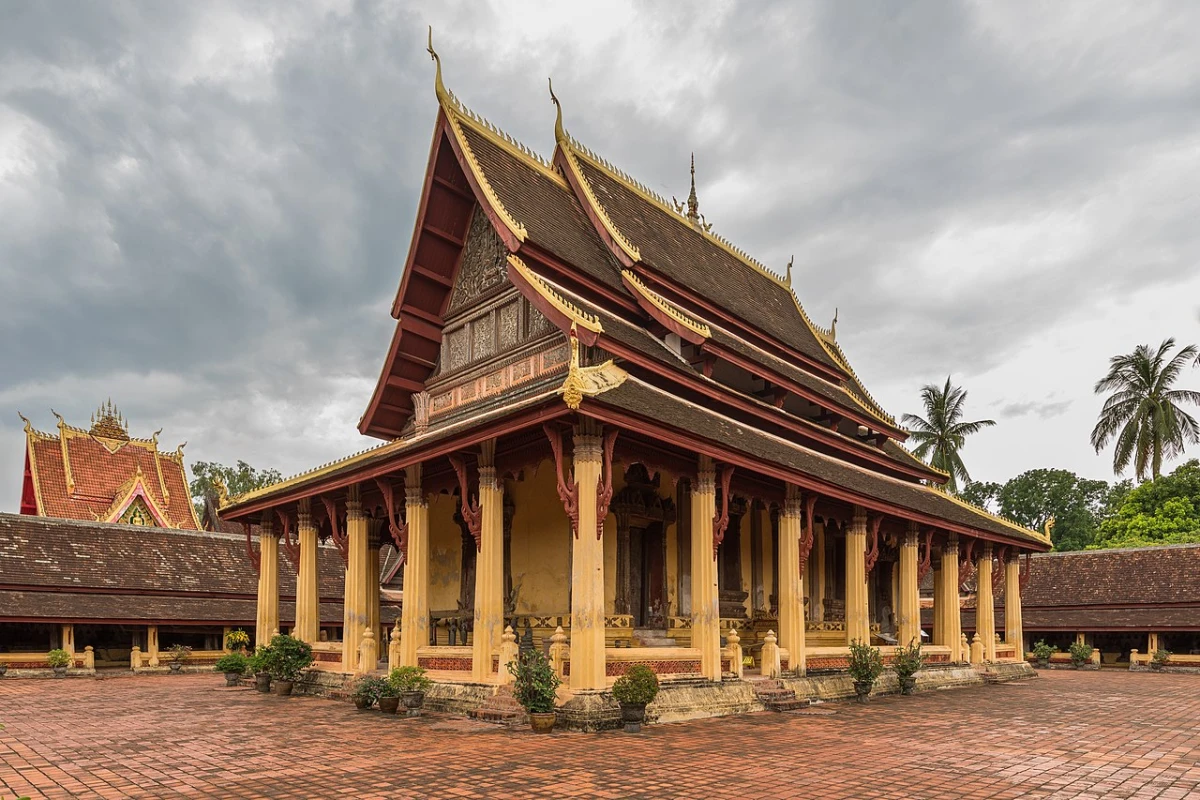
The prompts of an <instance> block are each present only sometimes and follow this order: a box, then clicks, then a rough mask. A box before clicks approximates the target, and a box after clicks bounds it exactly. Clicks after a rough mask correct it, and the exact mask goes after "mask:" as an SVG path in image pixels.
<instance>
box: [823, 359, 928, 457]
mask: <svg viewBox="0 0 1200 800" xmlns="http://www.w3.org/2000/svg"><path fill="white" fill-rule="evenodd" d="M821 343H822V345H823V346H824V347H825V349H826V350H827V351H828V352H829V354H830V355H831V356H833V359H834V361H836V362H837V363H838V364H839V365H841V367H842V368H843V369H844V370H846V372H847V373H849V375H850V378H851V379H852V380H851V382H850V384H849V385H848V386H847V387H846V389H847V392H846V393H847V394H849V395H850V397H852V398H853V399H854V401H855V402H856V403H858V404H859V405H860V406H862V408H863V410H864V411H866V412H867V413H869V414H871V415H872V416H874V417H876V418H877V419H879V420H881V421H883V422H886V423H887V424H888V425H891V426H892V427H893V428H898V427H899V425H898V424H897V423H896V418H895V417H893V416H892V415H891V414H889V413H887V412H886V411H884V410H883V406H881V405H879V401H877V400H876V399H875V398H874V397H872V396H871V393H870V392H868V391H867V387H866V386H864V385H863V382H862V380H861V379H860V378H859V377H858V373H856V372H855V371H854V367H852V366H850V360H849V359H847V358H846V354H845V352H843V350H842V346H841V345H840V344H838V343H837V342H836V341H833V340H825V339H822V340H821ZM860 392H861V394H862V395H863V396H860ZM926 466H928V464H927V465H926Z"/></svg>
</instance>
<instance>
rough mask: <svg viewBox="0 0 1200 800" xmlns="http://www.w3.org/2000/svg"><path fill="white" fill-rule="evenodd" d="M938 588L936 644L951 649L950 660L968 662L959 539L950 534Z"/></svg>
mask: <svg viewBox="0 0 1200 800" xmlns="http://www.w3.org/2000/svg"><path fill="white" fill-rule="evenodd" d="M940 573H941V577H940V583H939V584H938V586H939V587H940V589H941V591H940V592H938V594H937V595H936V596H935V597H934V599H933V613H934V615H935V616H936V617H937V619H938V625H937V633H938V636H939V637H940V638H938V639H935V640H934V644H941V645H945V646H946V647H949V648H950V660H951V661H954V662H956V663H957V662H960V661H966V660H967V658H968V654H967V653H964V652H963V650H962V615H961V611H960V609H959V607H958V584H959V579H958V537H957V536H956V535H954V534H950V537H949V538H948V539H947V540H946V543H945V544H944V545H943V546H942V568H941V570H940Z"/></svg>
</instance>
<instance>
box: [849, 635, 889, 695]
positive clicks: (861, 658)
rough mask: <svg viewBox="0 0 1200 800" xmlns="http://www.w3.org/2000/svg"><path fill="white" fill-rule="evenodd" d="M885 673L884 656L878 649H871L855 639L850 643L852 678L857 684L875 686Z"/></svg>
mask: <svg viewBox="0 0 1200 800" xmlns="http://www.w3.org/2000/svg"><path fill="white" fill-rule="evenodd" d="M881 672H883V656H882V655H880V653H879V648H878V647H871V645H869V644H863V643H862V642H860V641H858V640H857V639H855V640H854V641H853V642H851V643H850V678H851V679H852V680H853V681H854V682H855V683H869V684H871V685H874V684H875V680H876V679H877V678H878V677H879V675H880V673H881Z"/></svg>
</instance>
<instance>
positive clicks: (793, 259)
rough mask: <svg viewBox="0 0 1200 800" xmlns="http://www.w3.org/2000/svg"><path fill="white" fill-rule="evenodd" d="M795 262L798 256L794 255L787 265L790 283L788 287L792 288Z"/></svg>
mask: <svg viewBox="0 0 1200 800" xmlns="http://www.w3.org/2000/svg"><path fill="white" fill-rule="evenodd" d="M795 260H796V256H794V255H793V256H792V257H791V258H789V259H788V265H787V282H788V286H791V285H792V262H793V261H795Z"/></svg>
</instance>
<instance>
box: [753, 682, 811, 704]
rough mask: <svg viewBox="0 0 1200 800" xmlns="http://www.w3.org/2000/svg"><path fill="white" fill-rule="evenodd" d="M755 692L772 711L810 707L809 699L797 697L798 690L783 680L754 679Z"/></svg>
mask: <svg viewBox="0 0 1200 800" xmlns="http://www.w3.org/2000/svg"><path fill="white" fill-rule="evenodd" d="M753 685H754V694H755V696H756V697H758V700H759V702H760V703H762V704H763V705H764V706H766V707H767V708H768V709H770V710H771V711H799V710H800V709H802V708H808V699H807V698H800V697H796V692H795V691H793V690H792V689H789V688H787V687H786V686H784V685H783V681H779V680H772V679H769V678H768V679H762V680H757V681H754V683H753Z"/></svg>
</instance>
